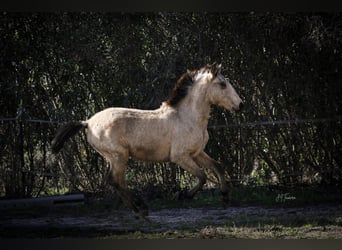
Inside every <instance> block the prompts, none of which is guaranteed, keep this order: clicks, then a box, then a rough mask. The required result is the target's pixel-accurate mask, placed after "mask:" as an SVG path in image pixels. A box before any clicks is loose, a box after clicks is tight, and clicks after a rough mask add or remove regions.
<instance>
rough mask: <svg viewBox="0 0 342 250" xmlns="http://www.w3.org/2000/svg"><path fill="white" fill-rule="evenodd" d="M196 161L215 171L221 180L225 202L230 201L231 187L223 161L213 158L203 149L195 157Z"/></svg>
mask: <svg viewBox="0 0 342 250" xmlns="http://www.w3.org/2000/svg"><path fill="white" fill-rule="evenodd" d="M195 161H196V162H197V164H198V165H200V166H202V167H205V168H207V169H210V170H211V171H214V173H215V174H216V177H217V179H218V181H219V182H220V189H221V194H222V196H223V202H224V203H227V202H228V201H229V188H228V185H227V182H226V180H225V178H224V169H223V167H222V165H221V163H219V162H218V161H216V160H214V159H212V158H211V157H210V156H209V155H207V154H206V153H205V152H204V151H202V152H201V153H199V154H198V155H197V156H196V157H195Z"/></svg>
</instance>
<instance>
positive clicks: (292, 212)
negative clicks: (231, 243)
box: [0, 205, 342, 238]
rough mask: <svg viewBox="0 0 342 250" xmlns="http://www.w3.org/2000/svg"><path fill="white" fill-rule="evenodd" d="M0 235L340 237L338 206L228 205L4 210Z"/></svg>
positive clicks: (341, 221)
mask: <svg viewBox="0 0 342 250" xmlns="http://www.w3.org/2000/svg"><path fill="white" fill-rule="evenodd" d="M0 222H1V226H0V237H1V238H69V237H72V238H75V237H100V238H101V237H114V238H115V237H119V236H120V237H124V236H125V237H128V238H149V236H148V235H150V236H151V235H154V236H153V237H157V238H158V237H164V236H167V237H169V238H180V237H183V236H184V237H185V238H198V237H201V238H342V205H336V206H310V207H299V208H261V207H229V208H226V209H223V208H180V209H161V210H157V211H150V214H149V216H148V221H147V220H144V219H141V218H140V219H136V218H135V217H134V216H133V214H132V212H131V211H128V210H113V209H108V210H105V209H101V210H100V211H98V210H94V212H93V213H92V211H87V212H85V213H84V212H82V210H79V211H78V210H76V211H75V210H72V212H70V211H67V212H65V211H63V212H61V211H57V210H55V209H54V210H48V211H44V212H38V213H37V211H35V212H29V213H25V212H21V213H8V214H6V213H4V212H2V214H1V216H0Z"/></svg>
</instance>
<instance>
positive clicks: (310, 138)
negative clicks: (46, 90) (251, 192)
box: [0, 112, 342, 197]
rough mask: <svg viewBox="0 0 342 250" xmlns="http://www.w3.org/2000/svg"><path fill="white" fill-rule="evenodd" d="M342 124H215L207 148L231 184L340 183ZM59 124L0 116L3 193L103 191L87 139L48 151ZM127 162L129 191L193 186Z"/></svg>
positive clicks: (154, 167) (173, 172) (161, 167)
mask: <svg viewBox="0 0 342 250" xmlns="http://www.w3.org/2000/svg"><path fill="white" fill-rule="evenodd" d="M341 122H342V116H338V117H331V118H319V119H317V118H315V119H293V120H276V121H272V120H270V121H253V122H244V123H236V124H221V125H210V126H208V129H209V133H210V134H216V136H215V137H216V138H217V139H216V140H210V142H209V144H208V146H207V149H206V150H207V151H208V152H209V154H211V155H212V156H213V158H215V159H218V160H220V161H221V162H222V163H223V164H224V165H225V166H227V168H226V172H227V180H229V182H231V183H232V184H233V185H270V184H272V185H274V184H277V185H301V184H303V183H313V182H322V181H325V182H329V181H330V182H333V181H334V180H335V181H337V182H341V179H342V178H341V176H342V171H341V168H340V164H341V163H342V160H341V154H340V153H341V132H342V128H341ZM62 123H63V122H60V121H52V120H43V119H32V118H27V117H24V116H23V112H22V113H20V112H18V116H17V117H12V118H0V124H1V126H0V136H1V144H2V145H1V155H0V157H1V165H0V168H1V171H0V180H1V184H0V196H5V197H25V196H30V197H32V196H33V197H38V196H41V195H44V194H55V193H58V194H61V193H65V192H71V191H74V190H85V191H90V192H96V191H99V190H100V189H101V188H103V185H104V183H103V180H104V176H105V173H106V162H105V161H104V160H103V159H102V158H101V157H100V156H99V155H98V154H95V153H94V151H92V149H91V148H90V147H88V146H86V145H87V143H86V139H85V136H84V134H81V136H80V137H79V138H77V139H73V140H72V142H71V143H70V144H69V146H67V147H66V149H65V150H63V152H62V153H61V154H60V155H57V156H54V155H52V154H51V153H50V150H49V146H50V141H51V140H52V138H53V136H54V133H55V131H56V129H57V127H58V126H59V125H61V124H62ZM284 131H285V132H284ZM322 135H323V136H322ZM323 137H324V138H323ZM212 138H214V137H212ZM76 140H77V143H76ZM329 143H332V144H334V145H331V144H329ZM290 147H292V148H290ZM281 154H284V155H283V156H282V155H281ZM222 155H224V157H223V156H222ZM228 159H229V162H228ZM129 165H130V167H129V168H128V171H127V178H128V182H129V185H130V186H131V187H132V188H136V189H141V190H143V189H144V188H151V187H156V188H157V187H158V186H159V187H163V188H165V189H167V190H172V189H177V188H186V187H187V186H191V185H193V183H194V182H195V179H194V178H193V177H192V176H191V175H190V174H188V173H187V172H185V171H183V170H182V169H181V168H179V167H177V166H174V164H171V163H154V164H151V163H142V162H136V161H130V162H129ZM208 176H209V178H208V179H209V181H208V183H207V187H208V188H212V187H215V186H217V181H216V179H215V176H213V175H212V174H211V173H208ZM328 184H329V183H328ZM330 184H331V183H330Z"/></svg>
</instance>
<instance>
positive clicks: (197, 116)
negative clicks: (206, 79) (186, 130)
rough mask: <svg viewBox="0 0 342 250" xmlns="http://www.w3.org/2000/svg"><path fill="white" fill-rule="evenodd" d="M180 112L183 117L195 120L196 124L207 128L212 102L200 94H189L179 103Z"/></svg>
mask: <svg viewBox="0 0 342 250" xmlns="http://www.w3.org/2000/svg"><path fill="white" fill-rule="evenodd" d="M178 112H179V113H180V115H181V117H182V118H183V119H186V120H188V121H191V122H193V124H194V126H199V127H200V128H201V129H206V128H207V126H208V120H209V117H210V103H209V102H208V101H207V100H205V98H203V97H201V96H200V95H193V96H188V97H186V98H185V100H184V101H183V102H182V103H181V104H180V105H179V107H178Z"/></svg>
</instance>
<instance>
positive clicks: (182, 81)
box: [166, 71, 196, 107]
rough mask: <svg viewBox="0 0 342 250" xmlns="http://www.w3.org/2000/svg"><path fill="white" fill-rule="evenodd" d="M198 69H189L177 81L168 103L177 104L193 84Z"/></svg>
mask: <svg viewBox="0 0 342 250" xmlns="http://www.w3.org/2000/svg"><path fill="white" fill-rule="evenodd" d="M195 73H196V71H187V72H186V73H184V74H183V75H182V76H181V77H180V78H179V79H178V81H177V82H176V84H175V86H174V87H173V89H172V91H171V92H170V94H169V97H168V99H167V100H166V103H167V104H168V105H170V106H172V107H174V106H176V105H177V104H178V103H179V102H180V101H181V100H182V99H183V98H184V97H185V96H186V95H187V94H188V90H189V87H191V86H192V84H193V79H192V78H193V76H194V75H195Z"/></svg>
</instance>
